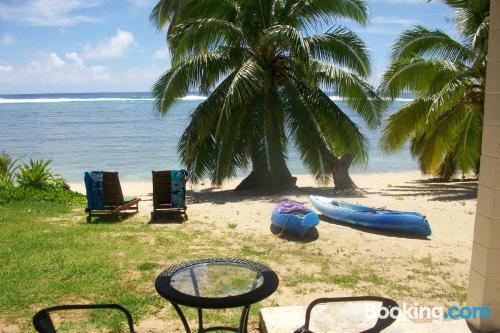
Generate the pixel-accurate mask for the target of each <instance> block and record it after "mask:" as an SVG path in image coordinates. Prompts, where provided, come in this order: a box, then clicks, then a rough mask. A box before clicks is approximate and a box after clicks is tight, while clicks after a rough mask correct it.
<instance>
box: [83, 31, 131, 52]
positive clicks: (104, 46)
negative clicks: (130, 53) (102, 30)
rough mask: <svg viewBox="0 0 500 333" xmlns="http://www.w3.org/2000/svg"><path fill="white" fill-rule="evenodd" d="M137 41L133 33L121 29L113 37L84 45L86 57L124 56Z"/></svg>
mask: <svg viewBox="0 0 500 333" xmlns="http://www.w3.org/2000/svg"><path fill="white" fill-rule="evenodd" d="M134 43H135V40H134V35H132V33H130V32H128V31H125V30H120V29H118V31H117V32H116V35H114V36H113V37H110V38H107V39H105V40H103V41H101V42H99V43H97V44H95V45H86V46H85V47H84V53H83V58H85V59H109V58H120V57H122V56H123V55H124V54H125V52H126V51H127V49H128V48H129V47H130V46H132V45H133V44H134Z"/></svg>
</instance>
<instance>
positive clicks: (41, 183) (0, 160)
mask: <svg viewBox="0 0 500 333" xmlns="http://www.w3.org/2000/svg"><path fill="white" fill-rule="evenodd" d="M18 161H19V158H18V159H15V160H13V159H11V158H10V157H9V156H8V155H6V154H2V155H0V205H2V204H6V203H10V202H16V201H33V202H35V201H36V202H58V203H83V201H84V196H82V195H81V194H78V193H76V192H73V191H71V190H69V188H68V185H67V184H66V182H65V181H64V179H62V178H61V177H59V176H58V175H57V174H54V173H52V172H51V171H50V168H49V165H50V160H47V161H45V160H40V161H33V160H30V161H29V162H28V163H24V164H22V165H19V164H18ZM14 179H16V181H17V185H18V186H15V185H16V184H15V183H14Z"/></svg>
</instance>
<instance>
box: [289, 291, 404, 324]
mask: <svg viewBox="0 0 500 333" xmlns="http://www.w3.org/2000/svg"><path fill="white" fill-rule="evenodd" d="M366 301H372V302H373V301H374V302H380V303H381V309H382V308H384V309H387V311H388V312H391V313H395V314H396V315H398V313H397V312H394V311H391V309H392V308H396V307H399V306H398V303H396V302H395V301H394V300H392V299H390V298H385V297H379V296H355V297H330V298H318V299H316V300H314V301H312V302H311V304H309V306H308V307H307V310H306V319H305V324H304V325H303V326H302V327H299V328H298V329H297V330H295V331H294V333H314V332H312V331H311V330H310V329H309V326H310V323H311V312H312V310H313V308H314V307H315V306H316V305H318V304H322V303H337V302H366ZM381 311H382V310H381ZM382 317H385V318H384V319H382ZM395 321H396V318H393V317H391V316H390V315H387V316H385V315H384V316H379V318H378V319H377V322H376V323H375V326H373V327H371V328H369V329H367V330H363V331H360V333H378V332H380V331H382V330H384V329H386V328H387V327H389V326H390V325H392V323H394V322H395Z"/></svg>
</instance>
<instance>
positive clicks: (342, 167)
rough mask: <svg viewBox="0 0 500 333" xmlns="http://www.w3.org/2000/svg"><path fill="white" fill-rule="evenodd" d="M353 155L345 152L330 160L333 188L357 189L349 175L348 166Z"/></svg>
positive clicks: (341, 189)
mask: <svg viewBox="0 0 500 333" xmlns="http://www.w3.org/2000/svg"><path fill="white" fill-rule="evenodd" d="M353 160H354V157H353V156H352V154H345V155H342V156H340V157H333V160H332V178H333V184H334V185H335V190H339V191H345V190H355V189H357V186H356V184H354V182H353V180H352V179H351V176H350V175H349V168H350V167H351V164H352V161H353Z"/></svg>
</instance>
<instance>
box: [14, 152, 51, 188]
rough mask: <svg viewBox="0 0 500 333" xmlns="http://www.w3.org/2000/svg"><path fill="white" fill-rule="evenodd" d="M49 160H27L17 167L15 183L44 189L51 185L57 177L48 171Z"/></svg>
mask: <svg viewBox="0 0 500 333" xmlns="http://www.w3.org/2000/svg"><path fill="white" fill-rule="evenodd" d="M51 162H52V161H51V160H43V159H42V160H39V161H34V160H32V159H30V160H29V162H28V163H24V164H23V165H22V166H21V167H20V168H19V173H18V174H17V176H16V178H17V183H18V184H19V186H20V187H34V188H38V189H44V188H49V187H52V186H53V185H54V183H55V180H56V179H57V175H55V174H53V173H52V172H51V171H50V167H49V165H50V163H51Z"/></svg>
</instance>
